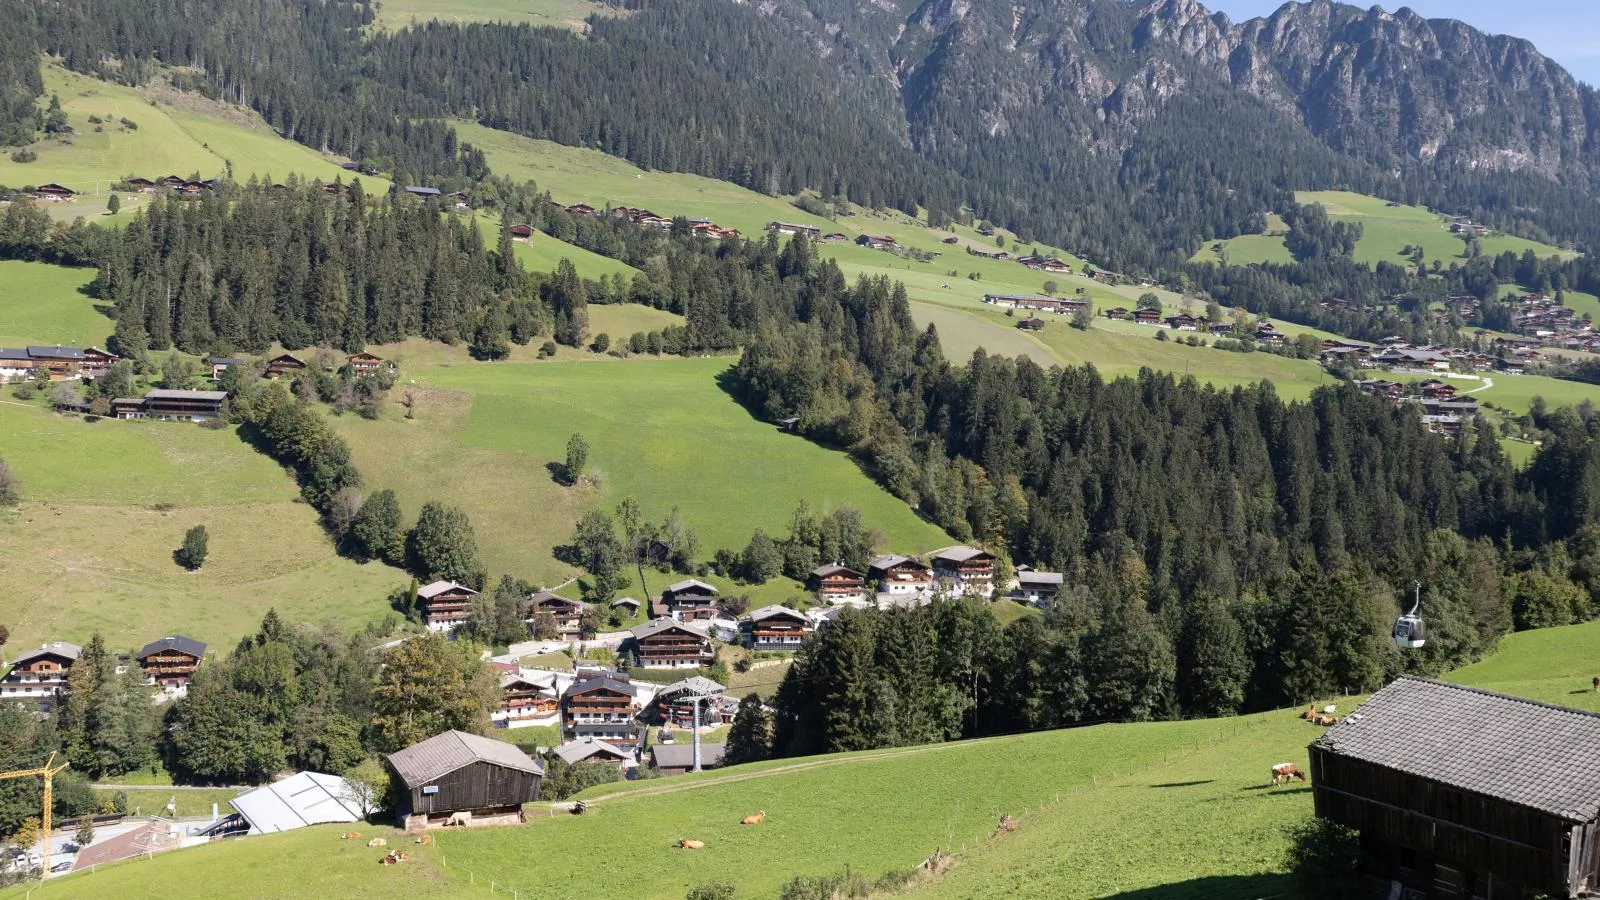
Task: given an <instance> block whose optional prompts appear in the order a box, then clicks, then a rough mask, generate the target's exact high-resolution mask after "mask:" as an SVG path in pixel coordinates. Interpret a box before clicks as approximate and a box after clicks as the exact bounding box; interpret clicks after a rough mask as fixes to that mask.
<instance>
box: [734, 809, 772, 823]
mask: <svg viewBox="0 0 1600 900" xmlns="http://www.w3.org/2000/svg"><path fill="white" fill-rule="evenodd" d="M766 820H767V811H766V810H762V811H761V812H758V813H756V814H755V815H753V816H745V817H744V818H743V819H740V820H739V824H740V825H760V824H761V823H762V822H765V821H766Z"/></svg>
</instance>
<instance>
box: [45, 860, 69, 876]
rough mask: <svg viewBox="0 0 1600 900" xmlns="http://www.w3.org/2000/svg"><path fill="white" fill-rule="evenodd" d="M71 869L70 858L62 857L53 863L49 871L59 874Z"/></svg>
mask: <svg viewBox="0 0 1600 900" xmlns="http://www.w3.org/2000/svg"><path fill="white" fill-rule="evenodd" d="M71 871H72V860H70V859H64V860H62V861H61V862H58V863H56V864H55V865H53V866H51V867H50V872H51V874H53V875H59V874H61V873H62V872H71Z"/></svg>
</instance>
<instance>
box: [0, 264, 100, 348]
mask: <svg viewBox="0 0 1600 900" xmlns="http://www.w3.org/2000/svg"><path fill="white" fill-rule="evenodd" d="M94 275H95V273H94V270H93V269H68V268H65V267H63V266H52V265H47V264H45V263H32V262H19V261H17V260H0V346H3V347H15V346H19V345H26V344H67V345H69V346H76V347H84V346H99V347H104V346H105V345H106V338H108V337H110V335H111V331H112V324H113V323H112V321H111V319H110V318H108V317H107V316H105V315H103V314H102V313H101V312H100V311H99V310H97V309H95V305H94V302H93V301H92V300H91V299H90V298H89V297H88V295H86V294H85V293H84V288H85V286H87V285H88V284H89V282H91V281H93V280H94Z"/></svg>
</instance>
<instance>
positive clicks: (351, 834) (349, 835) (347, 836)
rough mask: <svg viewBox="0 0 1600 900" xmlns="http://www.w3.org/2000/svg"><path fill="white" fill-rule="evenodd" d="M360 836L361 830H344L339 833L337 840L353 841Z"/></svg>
mask: <svg viewBox="0 0 1600 900" xmlns="http://www.w3.org/2000/svg"><path fill="white" fill-rule="evenodd" d="M360 838H361V832H359V831H346V832H345V833H344V834H341V835H339V840H341V841H354V840H359V839H360Z"/></svg>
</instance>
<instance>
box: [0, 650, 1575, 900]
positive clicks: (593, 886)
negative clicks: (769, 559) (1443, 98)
mask: <svg viewBox="0 0 1600 900" xmlns="http://www.w3.org/2000/svg"><path fill="white" fill-rule="evenodd" d="M1597 654H1600V623H1590V624H1587V625H1580V626H1575V627H1571V628H1561V629H1551V630H1548V631H1540V632H1531V633H1525V634H1518V635H1513V636H1511V637H1509V638H1507V639H1506V640H1505V641H1504V642H1503V643H1502V646H1501V648H1500V650H1499V651H1498V652H1497V653H1496V654H1495V655H1494V656H1492V657H1491V658H1489V659H1488V660H1486V661H1485V662H1483V663H1480V664H1478V665H1476V666H1471V667H1468V668H1465V669H1462V670H1461V671H1459V672H1457V673H1455V674H1454V675H1453V676H1451V680H1454V681H1459V682H1462V683H1467V684H1474V685H1477V686H1481V687H1484V688H1487V689H1491V690H1501V691H1506V692H1510V693H1518V694H1522V695H1525V696H1529V697H1532V698H1534V699H1540V700H1546V701H1552V702H1561V703H1565V704H1567V705H1576V706H1579V707H1581V708H1587V709H1596V708H1600V696H1596V695H1595V693H1594V692H1593V691H1592V690H1591V689H1590V687H1589V678H1590V676H1591V675H1592V674H1593V669H1594V667H1593V664H1592V663H1593V660H1594V659H1595V658H1596V656H1597ZM1336 702H1338V703H1339V704H1340V706H1341V707H1343V708H1344V709H1345V710H1346V711H1348V710H1350V709H1353V708H1354V706H1355V704H1356V700H1355V699H1353V698H1344V699H1339V700H1337V701H1336ZM1317 734H1318V729H1317V728H1315V727H1314V726H1311V725H1309V724H1307V723H1305V722H1303V721H1301V720H1300V719H1299V718H1297V717H1296V715H1295V713H1294V712H1293V711H1279V712H1271V713H1263V714H1260V715H1254V716H1246V717H1242V718H1236V719H1219V720H1207V721H1191V722H1163V723H1148V724H1137V725H1103V726H1095V727H1089V728H1080V729H1069V730H1064V731H1053V732H1045V733H1040V734H1032V735H1020V736H1014V737H1004V738H993V739H988V740H982V741H968V742H961V743H956V744H945V745H936V746H930V747H912V748H903V749H896V750H883V751H871V752H867V753H856V754H844V755H839V756H829V757H815V758H809V759H800V760H778V761H773V762H766V763H759V764H755V765H750V766H742V767H739V768H736V769H728V770H722V771H718V772H708V773H704V774H702V775H691V776H683V777H679V778H672V779H664V780H658V781H645V782H634V783H625V784H618V785H606V786H602V787H599V788H594V789H592V790H591V791H589V792H588V793H587V794H586V795H585V796H586V799H588V800H589V802H590V806H589V811H588V812H587V813H585V814H584V815H583V816H570V815H565V814H561V815H555V816H543V815H539V816H535V817H534V818H533V819H532V820H531V821H530V823H529V824H528V825H527V826H525V827H522V828H512V829H485V830H482V831H468V832H455V833H447V834H440V835H437V837H438V838H439V843H438V844H437V845H436V846H434V847H430V848H414V849H416V850H417V851H418V853H417V856H418V861H419V862H420V865H418V866H415V867H413V868H411V869H405V870H402V871H401V872H399V873H394V872H390V871H379V870H378V868H377V867H376V866H375V865H374V863H373V861H372V860H373V859H375V858H376V856H377V854H378V851H369V852H368V853H365V854H363V853H361V852H356V851H359V850H363V849H364V848H355V850H354V851H353V850H352V848H350V847H349V846H348V845H346V844H341V843H340V842H339V840H338V837H337V835H338V832H339V830H341V829H339V828H338V827H324V828H313V829H307V830H305V831H301V832H295V833H292V834H288V835H277V836H271V837H263V838H251V839H247V840H241V841H237V842H228V843H225V844H222V845H212V846H209V847H205V848H202V849H199V850H186V851H181V852H178V853H174V854H167V855H163V856H158V857H156V858H155V859H154V860H150V861H138V862H133V863H128V864H125V865H121V866H114V867H109V868H106V869H103V870H101V871H100V872H97V873H94V874H92V875H75V876H72V877H71V878H67V879H63V880H58V881H53V882H50V883H48V884H46V885H45V886H43V887H42V888H40V889H38V890H36V891H34V894H33V896H36V897H42V898H57V897H91V896H92V897H101V896H139V895H141V894H142V892H143V891H144V889H145V888H147V887H148V886H149V885H151V884H159V883H163V881H166V880H170V879H181V880H183V881H184V882H185V883H188V884H198V885H212V884H221V883H223V879H224V878H226V877H228V876H229V875H237V874H239V873H243V872H249V873H250V876H251V878H252V885H253V886H254V890H255V893H254V896H261V897H288V896H301V895H303V893H304V892H305V891H312V890H314V891H316V892H317V893H318V894H319V895H322V896H333V895H335V894H338V895H340V896H354V897H367V896H381V895H382V894H380V893H379V892H378V891H379V890H380V889H382V890H387V891H389V892H391V894H399V893H406V894H408V895H410V894H416V895H418V896H425V897H435V896H438V897H445V896H448V897H464V898H465V897H477V896H484V895H485V887H486V885H487V884H488V883H489V882H492V883H493V884H494V886H495V888H496V890H497V891H499V892H500V893H509V892H511V891H515V892H516V895H517V896H518V897H521V898H536V900H542V898H550V900H569V898H584V897H604V896H619V895H626V896H632V897H642V898H652V900H655V898H659V900H678V898H681V897H682V896H683V895H684V893H685V891H686V890H687V888H688V887H689V886H691V885H693V884H696V883H699V882H703V881H709V880H712V879H717V878H724V879H729V880H732V881H734V882H736V884H737V885H738V889H739V893H738V896H740V897H770V896H773V895H774V894H775V893H776V888H777V886H778V885H779V884H780V883H781V882H782V881H783V880H785V879H787V878H789V877H792V876H794V875H797V874H808V873H824V872H833V871H838V870H841V869H843V868H844V866H846V865H847V864H848V865H850V866H851V867H852V868H853V869H855V870H856V871H857V872H860V873H862V874H864V875H866V876H867V877H868V878H877V877H878V876H879V875H881V874H882V873H884V872H887V871H891V870H905V869H908V868H910V867H912V866H914V865H916V863H918V862H919V861H920V860H922V859H923V858H925V857H927V856H928V854H930V853H931V852H933V851H934V850H935V849H936V848H938V849H941V850H949V851H951V852H953V853H954V854H955V857H956V865H955V867H954V868H953V869H952V870H951V871H949V872H948V873H946V874H945V875H943V876H942V877H940V878H938V879H935V880H932V881H925V882H921V883H920V884H918V883H914V884H913V886H912V887H911V889H910V890H909V891H908V892H907V895H908V896H911V897H918V898H950V900H956V898H962V900H965V898H1019V900H1031V898H1039V900H1045V898H1051V900H1055V898H1061V900H1076V898H1084V900H1087V898H1097V897H1116V898H1124V900H1133V898H1139V900H1156V898H1159V900H1201V898H1206V900H1212V898H1217V900H1235V898H1236V900H1253V898H1260V897H1269V896H1279V897H1289V896H1293V893H1292V892H1291V890H1290V888H1291V886H1290V884H1289V883H1288V881H1287V879H1286V878H1284V877H1283V875H1282V872H1283V871H1284V868H1285V862H1284V858H1283V854H1284V850H1285V846H1286V844H1285V841H1284V837H1283V827H1284V826H1285V825H1287V824H1290V823H1292V822H1294V821H1297V820H1299V819H1301V818H1303V817H1305V816H1307V815H1309V814H1310V812H1311V795H1310V788H1309V787H1307V786H1305V785H1298V784H1297V785H1293V786H1289V787H1276V788H1275V787H1270V786H1268V785H1267V784H1266V781H1267V778H1266V775H1267V770H1268V768H1269V767H1270V766H1271V765H1272V764H1274V763H1277V762H1283V761H1286V760H1287V761H1296V762H1301V763H1303V762H1304V761H1305V745H1306V744H1307V743H1309V742H1310V741H1311V740H1312V739H1313V738H1315V736H1316V735H1317ZM757 809H762V810H765V811H766V812H767V821H766V823H765V824H764V825H762V826H760V827H759V828H750V827H742V826H740V825H739V824H738V821H739V818H740V817H742V816H744V815H747V814H749V813H750V812H752V811H754V810H757ZM1002 813H1008V814H1010V815H1012V816H1014V817H1016V818H1017V820H1018V822H1019V825H1020V826H1021V827H1020V828H1019V829H1018V830H1017V831H1015V832H1013V833H1011V834H1008V835H1000V836H997V835H996V834H995V822H996V821H997V819H998V817H999V816H1000V815H1001V814H1002ZM680 837H692V838H695V839H698V840H703V841H705V842H706V848H705V849H704V850H703V851H700V852H696V853H689V852H684V851H681V850H678V849H677V848H676V847H675V846H674V845H675V843H676V841H677V839H678V838H680ZM601 846H603V847H616V848H618V850H617V852H615V853H612V854H611V855H610V856H609V857H608V859H609V862H608V864H607V865H605V866H595V865H593V864H592V857H591V855H590V854H591V853H592V851H593V848H595V847H601ZM364 867H365V868H371V869H372V870H373V875H372V877H373V881H372V883H371V884H370V885H357V884H353V883H352V881H351V879H352V878H353V876H354V875H356V874H358V873H359V872H360V871H361V869H362V868H364ZM294 872H298V873H299V874H300V877H301V879H302V880H301V881H299V882H296V881H293V880H292V879H291V873H294ZM390 878H395V879H398V880H394V881H387V880H383V879H390ZM13 895H15V896H21V894H20V892H14V894H13V893H7V894H0V896H5V897H7V898H9V897H11V896H13Z"/></svg>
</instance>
